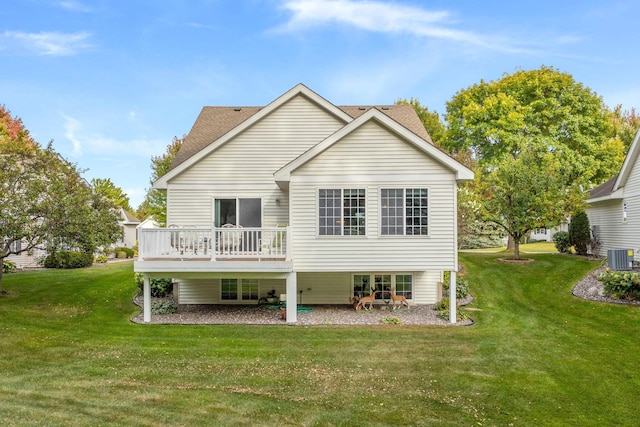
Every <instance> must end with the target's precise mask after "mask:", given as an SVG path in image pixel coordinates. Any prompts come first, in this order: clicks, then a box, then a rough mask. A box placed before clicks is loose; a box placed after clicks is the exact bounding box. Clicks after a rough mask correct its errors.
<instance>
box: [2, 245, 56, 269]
mask: <svg viewBox="0 0 640 427" xmlns="http://www.w3.org/2000/svg"><path fill="white" fill-rule="evenodd" d="M23 247H24V246H23ZM46 256H47V252H46V251H44V250H41V249H35V250H34V251H33V253H32V254H29V253H28V252H27V251H25V252H21V253H19V254H18V255H9V256H8V257H7V258H5V259H6V260H7V261H11V262H14V263H15V264H16V267H17V268H19V269H25V268H37V267H41V265H40V264H39V261H40V260H43V259H44V257H46Z"/></svg>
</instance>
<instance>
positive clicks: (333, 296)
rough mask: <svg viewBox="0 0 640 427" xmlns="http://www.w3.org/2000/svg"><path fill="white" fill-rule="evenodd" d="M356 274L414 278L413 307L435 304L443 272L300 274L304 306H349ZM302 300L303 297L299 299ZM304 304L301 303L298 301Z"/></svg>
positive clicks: (299, 284) (379, 271) (300, 287)
mask: <svg viewBox="0 0 640 427" xmlns="http://www.w3.org/2000/svg"><path fill="white" fill-rule="evenodd" d="M353 274H370V275H374V274H411V275H412V276H413V298H412V299H411V303H412V304H435V303H436V302H437V301H436V297H437V289H438V282H440V280H441V279H440V278H441V274H440V272H434V271H423V272H401V271H398V272H389V271H381V270H372V271H357V272H322V273H298V289H299V291H302V297H301V300H302V304H349V298H351V296H352V295H353ZM298 297H299V298H300V295H298ZM298 302H300V301H298Z"/></svg>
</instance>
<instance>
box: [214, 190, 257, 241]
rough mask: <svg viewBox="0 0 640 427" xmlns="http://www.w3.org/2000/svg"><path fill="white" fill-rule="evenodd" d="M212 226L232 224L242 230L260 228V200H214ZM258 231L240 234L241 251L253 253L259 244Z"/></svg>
mask: <svg viewBox="0 0 640 427" xmlns="http://www.w3.org/2000/svg"><path fill="white" fill-rule="evenodd" d="M214 218H215V221H214V226H215V227H222V226H223V225H225V224H232V225H235V226H240V227H243V228H249V227H251V228H260V227H262V199H216V200H215V203H214ZM260 234H261V232H260V231H245V232H243V233H242V242H241V246H242V250H251V251H255V250H257V248H258V242H260V239H261V236H260Z"/></svg>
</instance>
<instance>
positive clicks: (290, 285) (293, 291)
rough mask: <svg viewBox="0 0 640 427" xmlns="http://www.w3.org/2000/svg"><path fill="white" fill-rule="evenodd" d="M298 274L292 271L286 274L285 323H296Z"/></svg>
mask: <svg viewBox="0 0 640 427" xmlns="http://www.w3.org/2000/svg"><path fill="white" fill-rule="evenodd" d="M297 290H298V274H297V273H296V272H295V271H293V272H291V273H289V274H287V323H296V322H297V321H298V301H297Z"/></svg>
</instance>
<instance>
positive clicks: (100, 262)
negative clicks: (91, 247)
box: [94, 255, 109, 264]
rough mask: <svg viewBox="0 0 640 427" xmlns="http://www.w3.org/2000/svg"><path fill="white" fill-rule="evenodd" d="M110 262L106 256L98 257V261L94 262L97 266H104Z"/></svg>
mask: <svg viewBox="0 0 640 427" xmlns="http://www.w3.org/2000/svg"><path fill="white" fill-rule="evenodd" d="M108 260H109V258H108V257H107V256H106V255H98V256H97V257H96V259H95V260H94V262H95V263H96V264H104V263H106V262H107V261H108Z"/></svg>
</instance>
